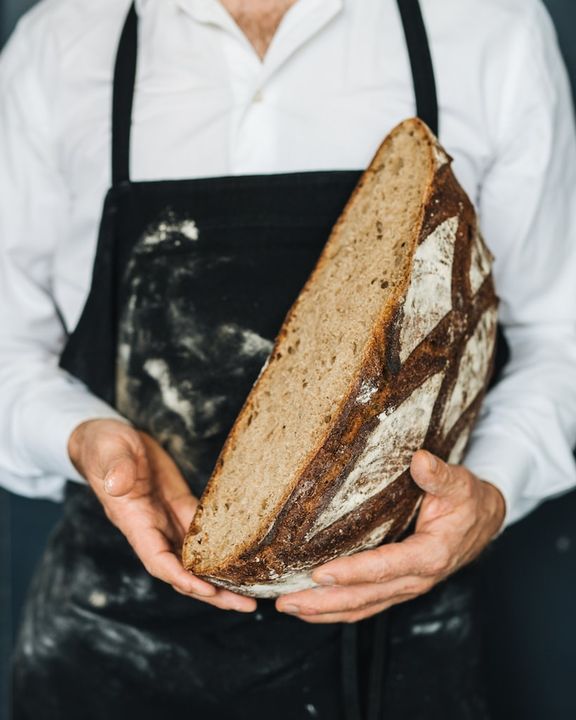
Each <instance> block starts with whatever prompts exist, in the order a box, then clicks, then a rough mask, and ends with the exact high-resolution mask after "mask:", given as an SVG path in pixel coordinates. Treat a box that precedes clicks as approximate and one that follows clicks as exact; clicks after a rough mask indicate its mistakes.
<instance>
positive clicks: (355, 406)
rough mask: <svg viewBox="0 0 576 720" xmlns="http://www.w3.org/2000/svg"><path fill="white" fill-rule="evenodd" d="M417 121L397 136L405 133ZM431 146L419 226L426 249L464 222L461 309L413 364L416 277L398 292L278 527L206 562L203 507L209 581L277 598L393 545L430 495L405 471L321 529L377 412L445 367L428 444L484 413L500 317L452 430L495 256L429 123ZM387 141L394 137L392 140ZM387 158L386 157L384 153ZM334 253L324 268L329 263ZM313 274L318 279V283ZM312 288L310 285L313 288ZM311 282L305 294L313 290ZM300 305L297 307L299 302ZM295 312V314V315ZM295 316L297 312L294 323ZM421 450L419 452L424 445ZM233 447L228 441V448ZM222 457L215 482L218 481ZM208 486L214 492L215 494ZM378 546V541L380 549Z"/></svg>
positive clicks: (455, 289) (186, 554) (196, 565)
mask: <svg viewBox="0 0 576 720" xmlns="http://www.w3.org/2000/svg"><path fill="white" fill-rule="evenodd" d="M410 123H416V124H418V125H419V127H420V129H421V126H422V123H421V122H420V121H419V120H415V119H414V120H409V121H406V122H405V123H403V124H402V125H401V126H400V127H399V128H397V129H396V130H395V131H393V132H398V131H401V132H405V131H406V128H407V126H408V127H409V125H410ZM426 134H427V137H428V142H429V152H430V160H431V162H432V163H434V167H435V171H434V172H433V173H432V175H433V181H432V183H431V185H430V188H429V193H428V197H427V200H426V202H425V203H424V205H423V207H422V212H421V219H420V227H419V228H416V229H415V232H417V236H418V243H417V244H418V245H419V244H421V243H422V242H423V241H424V240H425V239H426V238H428V237H429V236H430V235H431V234H432V233H433V232H434V231H435V230H436V229H437V228H439V227H440V226H441V225H442V224H443V223H444V222H445V221H447V220H449V219H450V218H455V217H457V218H458V226H457V231H456V239H455V245H454V257H453V264H452V293H451V294H452V309H451V311H450V312H448V314H447V315H446V316H445V317H444V318H443V319H442V320H441V321H440V322H439V323H438V324H437V325H436V327H434V329H433V330H432V331H431V332H429V333H428V334H427V335H426V337H425V338H424V339H423V340H422V341H421V342H420V343H419V344H418V346H417V347H416V349H415V350H413V351H412V352H411V353H410V354H409V356H408V357H407V358H406V359H405V361H404V362H401V358H400V333H401V329H402V322H403V307H404V302H405V299H406V293H407V291H408V286H409V282H410V278H407V279H406V284H405V286H404V287H403V288H402V289H401V291H400V292H399V293H398V296H397V302H396V303H395V306H394V309H393V312H391V313H387V315H386V316H385V317H382V320H381V324H380V326H379V327H377V328H375V332H374V337H373V342H372V344H371V347H370V349H369V352H368V353H367V354H366V356H365V358H364V361H363V363H362V365H361V367H360V368H359V373H358V380H357V383H356V384H355V385H354V387H351V388H350V393H349V395H348V396H347V397H346V398H345V399H344V401H343V403H342V405H341V407H340V408H339V409H338V412H337V415H338V420H337V422H336V423H335V424H334V425H333V427H332V429H331V431H330V433H329V435H328V436H327V438H326V440H325V442H324V443H323V444H322V446H321V447H320V448H318V449H317V450H315V451H314V452H313V453H311V455H310V456H309V459H308V462H307V465H306V466H305V467H304V468H303V469H302V472H301V473H300V476H299V482H298V484H297V486H296V488H295V489H294V490H293V491H292V492H291V493H290V495H289V497H287V498H286V499H285V502H284V504H283V508H282V511H281V512H280V513H279V514H278V516H277V517H276V519H275V521H274V523H273V524H272V526H271V527H269V528H266V529H265V531H264V532H263V533H262V536H261V538H260V540H259V541H258V542H257V543H254V542H252V543H251V544H250V545H249V546H246V547H244V548H239V549H238V553H237V555H236V557H235V558H234V559H233V560H232V561H230V562H228V563H227V565H226V566H222V567H218V568H206V567H203V564H202V562H203V561H202V558H201V556H200V555H199V554H198V552H197V548H196V547H195V546H194V544H193V538H194V536H195V535H196V533H197V532H198V529H199V527H200V526H201V521H202V509H201V507H200V509H199V512H198V513H197V516H196V518H195V521H194V523H193V525H192V527H191V529H190V533H189V536H188V537H187V540H186V541H185V545H184V551H183V558H184V564H185V566H186V567H187V568H189V569H191V570H193V571H199V574H200V575H201V576H202V577H204V578H206V579H207V580H209V581H211V582H214V583H215V584H219V585H222V586H225V587H229V588H231V589H234V590H237V591H239V592H242V593H244V594H252V595H256V596H263V597H266V596H274V595H278V594H280V593H281V592H286V588H288V589H292V584H291V583H292V579H293V578H296V580H295V583H296V587H299V586H300V584H301V585H302V586H303V587H304V586H306V585H309V584H310V583H309V581H307V579H306V576H307V574H308V572H309V570H310V569H311V568H314V567H316V566H318V565H319V564H321V563H323V562H326V561H327V560H330V559H332V558H334V557H337V556H341V555H345V554H350V553H352V552H355V551H357V550H359V549H361V548H362V547H369V546H370V545H371V543H370V541H369V540H368V541H366V538H367V537H369V535H370V533H371V532H373V531H377V530H378V528H381V527H382V526H384V525H386V524H387V530H386V532H385V534H384V538H385V541H387V542H389V541H392V540H394V539H397V538H398V537H399V536H400V535H401V533H402V532H403V531H404V530H405V529H406V527H407V526H408V524H409V523H410V520H411V519H412V517H413V516H414V513H415V510H416V508H417V505H418V503H419V501H420V499H421V491H420V490H419V488H418V487H417V486H416V485H415V483H414V482H413V481H412V479H411V477H410V474H409V471H408V470H407V469H405V470H404V471H403V472H402V473H401V474H400V475H399V476H398V477H397V478H396V479H395V480H394V481H393V482H392V483H391V484H389V485H387V486H386V487H385V488H384V489H383V490H382V491H380V492H378V493H376V494H373V495H372V496H371V497H369V498H368V499H367V500H366V501H365V502H362V503H361V504H359V505H358V506H357V507H356V508H354V509H353V510H351V511H350V512H348V513H347V514H345V515H344V516H343V517H340V518H337V519H336V520H335V521H334V522H332V523H331V524H329V525H328V526H327V527H325V528H321V529H320V530H319V531H316V532H314V525H315V523H316V522H317V519H318V517H320V516H321V515H322V513H323V512H324V511H325V509H326V508H327V507H328V506H329V504H330V502H331V500H332V499H333V498H334V497H335V495H336V494H337V493H338V491H339V490H340V488H341V486H342V484H343V483H344V482H345V481H346V478H347V476H348V474H349V473H350V470H351V468H353V467H354V465H355V463H356V462H357V461H358V458H359V457H360V456H361V454H362V452H363V450H364V448H365V447H366V444H367V442H368V439H369V437H370V434H371V433H372V432H373V431H374V428H375V426H376V425H377V424H378V417H379V416H381V415H382V414H383V413H390V412H392V411H394V410H395V409H396V408H398V407H399V405H400V404H401V403H402V402H404V401H405V400H406V399H407V398H409V397H411V396H412V394H413V393H414V391H415V390H416V389H418V388H420V387H421V386H422V385H423V383H425V382H426V381H427V380H429V379H430V378H432V377H433V376H434V375H437V374H438V373H439V372H442V373H443V379H442V384H441V388H440V392H439V393H438V396H437V399H436V401H435V404H434V408H433V411H432V415H431V419H430V422H429V425H428V430H427V432H426V435H425V439H424V442H423V447H425V448H427V449H428V450H430V451H432V452H434V453H436V454H437V455H439V456H440V457H442V458H444V459H448V458H449V456H450V453H451V451H452V450H453V448H454V445H455V444H456V442H457V441H459V440H460V441H461V439H462V438H463V437H464V438H465V439H466V437H467V433H469V432H470V430H471V428H472V425H473V423H474V421H475V419H476V416H477V413H478V411H479V408H480V404H481V402H482V398H483V395H484V392H485V388H486V386H487V384H488V380H489V375H490V372H491V365H492V359H493V354H494V340H495V323H494V324H493V326H492V325H490V326H489V327H488V330H487V333H486V337H483V339H482V340H483V342H484V343H485V344H487V345H488V346H489V347H488V349H487V350H485V351H486V352H488V353H489V355H490V358H491V360H490V362H489V363H488V368H487V372H486V373H485V377H484V378H482V383H481V384H482V387H481V389H480V390H479V391H478V393H477V394H476V396H475V397H474V399H473V400H472V401H471V402H470V399H468V401H467V402H466V404H465V406H464V407H462V409H461V411H460V412H458V415H459V417H458V419H457V421H456V422H455V423H454V424H452V425H451V427H450V428H448V431H447V430H446V427H443V417H444V414H445V406H446V403H447V402H448V401H449V398H450V395H451V393H452V391H453V388H454V386H455V384H456V382H457V379H458V372H459V368H460V364H461V360H462V357H463V356H464V354H465V352H466V347H467V344H468V342H469V340H470V338H471V337H472V336H473V335H474V332H475V330H476V328H477V327H478V324H479V322H480V321H481V320H482V318H483V317H485V316H486V313H487V312H488V311H490V310H491V309H492V308H495V307H496V306H497V298H496V295H495V291H494V285H493V280H492V276H491V275H490V274H489V273H488V274H487V275H486V277H484V278H483V279H482V282H481V283H480V285H479V287H477V288H473V287H472V285H471V281H470V277H471V263H472V262H473V261H474V260H473V253H474V247H475V246H476V247H478V244H480V246H481V247H482V249H483V252H484V253H485V256H486V257H489V253H488V251H487V250H486V249H485V247H484V246H483V244H482V240H481V238H480V237H479V235H478V229H477V224H476V216H475V212H474V209H473V206H472V204H471V203H470V201H469V199H468V197H467V196H466V193H465V192H464V190H463V189H462V188H461V187H460V185H459V184H458V182H457V180H456V179H455V177H454V175H453V173H452V170H451V168H450V162H449V158H448V156H446V155H445V154H444V153H443V151H442V150H441V149H440V148H439V146H438V145H437V142H436V140H435V138H434V136H433V135H432V134H431V133H430V131H428V130H427V129H426ZM385 142H386V141H385ZM376 158H378V154H377V155H376ZM374 171H375V168H374V163H372V165H371V166H370V168H369V169H368V170H367V171H366V173H365V174H364V175H363V177H362V179H361V180H360V182H359V185H358V188H357V190H356V191H355V193H354V194H353V196H352V197H351V199H350V200H349V203H348V205H347V208H346V209H345V210H344V212H343V213H342V216H341V218H340V220H339V221H338V223H337V225H336V226H335V229H334V232H337V231H338V227H339V226H340V225H341V224H342V223H345V222H346V217H347V211H348V208H349V207H350V205H351V204H352V203H354V202H355V198H356V196H357V194H358V192H359V190H360V189H361V188H362V186H363V184H364V182H365V180H366V176H367V174H368V173H370V172H374ZM326 254H327V250H326V249H325V251H324V253H323V254H322V256H321V258H320V260H319V264H320V263H322V262H325V261H326ZM312 279H313V275H312V276H311V280H309V283H310V282H311V281H312ZM307 286H308V285H307ZM307 286H306V287H305V288H304V290H303V293H305V292H306V291H307ZM295 307H297V303H296V304H295ZM293 311H294V308H293V310H291V313H292V312H293ZM289 318H290V313H289V315H288V317H287V320H288V319H289ZM285 327H286V322H285V323H284V325H283V328H282V329H281V331H280V333H279V336H278V338H277V341H276V344H275V348H274V350H273V352H272V356H271V359H270V363H273V362H274V357H275V354H276V353H278V352H280V351H281V350H282V345H283V340H284V337H285V335H286V330H285ZM366 382H367V383H370V384H371V385H372V386H375V387H377V391H376V392H374V394H373V395H372V396H371V397H370V400H369V402H367V403H359V402H358V394H359V392H360V386H361V384H362V383H366ZM257 389H258V383H257V384H256V385H255V387H254V389H253V391H252V393H251V394H250V396H249V397H248V399H247V402H246V404H245V406H244V408H243V410H242V412H241V413H240V415H239V418H238V420H237V422H236V424H235V426H234V428H233V430H232V432H231V434H230V437H229V438H228V441H227V445H228V444H229V443H232V442H233V441H234V436H235V435H236V434H237V433H239V432H241V427H242V422H243V419H245V417H246V415H247V414H248V412H249V411H250V406H251V400H252V398H253V396H254V394H255V393H256V392H257ZM415 449H416V448H415ZM225 452H226V446H225V447H224V449H223V452H222V454H221V458H222V456H223V455H224V454H225ZM217 477H218V463H217V465H216V469H215V472H214V474H213V477H212V479H211V484H212V483H215V482H217ZM210 486H211V485H209V487H208V488H207V491H206V493H205V497H206V496H207V495H209V493H210ZM374 544H378V543H375V542H372V545H374Z"/></svg>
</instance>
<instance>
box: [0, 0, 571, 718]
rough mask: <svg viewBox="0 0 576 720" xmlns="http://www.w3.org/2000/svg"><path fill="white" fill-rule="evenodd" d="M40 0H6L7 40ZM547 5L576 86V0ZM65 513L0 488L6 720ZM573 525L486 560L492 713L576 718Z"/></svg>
mask: <svg viewBox="0 0 576 720" xmlns="http://www.w3.org/2000/svg"><path fill="white" fill-rule="evenodd" d="M94 2H98V0H94ZM478 2H482V0H478ZM33 4H34V0H0V46H1V45H2V44H3V42H4V41H5V39H6V38H7V37H8V34H9V33H10V31H11V29H12V28H13V26H14V23H15V22H16V20H17V18H18V16H19V15H20V14H21V13H22V12H24V11H25V10H26V9H27V8H29V7H31V6H32V5H33ZM546 5H547V6H548V8H549V10H550V12H551V14H552V16H553V18H554V21H555V23H556V27H557V30H558V35H559V39H560V44H561V46H562V50H563V52H564V56H565V58H566V62H567V63H568V66H569V69H570V73H571V79H572V88H573V90H575V91H576V41H575V40H574V35H575V34H576V0H546ZM0 101H1V98H0ZM574 281H575V282H576V278H575V279H574ZM574 382H576V377H575V378H574ZM58 515H59V507H58V506H57V505H55V504H53V503H50V502H44V501H37V500H36V501H32V500H27V499H25V498H21V497H17V496H14V495H9V494H8V493H6V492H4V491H2V490H0V720H8V718H9V714H8V681H7V664H8V657H9V653H10V648H11V645H12V642H13V638H14V633H15V632H16V629H17V626H18V619H19V615H20V610H21V608H22V603H23V601H24V595H25V592H26V587H27V584H28V581H29V578H30V574H31V572H32V570H33V568H34V566H35V564H36V563H37V561H38V558H39V556H40V553H41V551H42V548H43V545H44V543H45V540H46V536H47V535H48V533H49V532H50V529H51V527H52V526H53V524H54V522H55V521H56V519H57V518H58ZM575 523H576V492H573V493H570V494H568V495H565V496H563V497H562V498H559V499H556V500H552V501H549V502H547V503H545V504H544V505H543V506H542V507H540V508H539V509H538V510H537V511H536V512H534V513H533V514H532V515H530V517H528V518H526V519H525V520H523V521H521V522H520V523H517V524H516V525H514V526H513V527H512V528H510V529H509V530H507V531H506V532H505V533H504V534H503V536H502V537H501V538H500V539H499V540H498V541H497V542H496V543H495V544H494V545H493V548H492V550H491V551H490V552H489V553H488V554H487V555H486V556H485V557H484V559H483V561H482V563H481V565H480V577H479V583H480V587H479V589H480V600H481V603H482V615H483V620H484V625H485V628H484V630H485V632H484V642H485V650H486V652H485V657H486V679H487V683H488V689H489V694H490V699H491V705H492V711H493V715H494V720H576V692H575V691H574V688H575V686H576V526H575ZM39 720H41V719H40V718H39ZM430 720H436V719H435V718H430Z"/></svg>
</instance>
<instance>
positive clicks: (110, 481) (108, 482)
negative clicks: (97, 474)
mask: <svg viewBox="0 0 576 720" xmlns="http://www.w3.org/2000/svg"><path fill="white" fill-rule="evenodd" d="M104 490H106V492H107V493H111V492H113V491H114V475H106V477H105V478H104Z"/></svg>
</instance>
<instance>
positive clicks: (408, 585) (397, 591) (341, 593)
mask: <svg viewBox="0 0 576 720" xmlns="http://www.w3.org/2000/svg"><path fill="white" fill-rule="evenodd" d="M432 585H433V583H432V582H430V581H429V580H424V579H423V578H420V577H416V576H413V577H406V578H400V579H397V580H394V581H392V582H389V583H381V584H375V583H367V584H364V585H354V586H353V587H322V588H314V589H312V590H305V591H303V592H300V593H292V594H290V595H284V596H283V597H281V598H279V599H278V600H277V601H276V608H277V609H278V610H279V611H280V612H287V613H289V614H292V615H294V614H303V615H318V614H326V613H342V612H353V611H357V610H363V609H364V608H366V607H369V606H372V605H375V604H381V603H384V602H389V601H390V600H392V599H393V598H395V597H396V596H398V595H406V594H411V595H414V596H417V595H422V594H423V593H425V592H427V591H428V590H430V588H431V587H432Z"/></svg>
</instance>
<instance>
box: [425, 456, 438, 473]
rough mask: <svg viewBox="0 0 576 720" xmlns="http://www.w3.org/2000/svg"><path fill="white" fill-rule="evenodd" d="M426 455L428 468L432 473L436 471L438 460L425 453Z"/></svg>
mask: <svg viewBox="0 0 576 720" xmlns="http://www.w3.org/2000/svg"><path fill="white" fill-rule="evenodd" d="M427 455H428V468H429V469H430V472H432V473H434V472H436V470H437V469H438V460H436V458H435V457H434V455H432V454H431V453H427Z"/></svg>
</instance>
